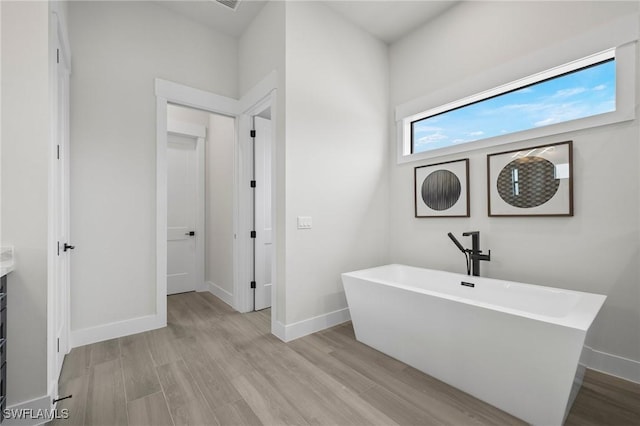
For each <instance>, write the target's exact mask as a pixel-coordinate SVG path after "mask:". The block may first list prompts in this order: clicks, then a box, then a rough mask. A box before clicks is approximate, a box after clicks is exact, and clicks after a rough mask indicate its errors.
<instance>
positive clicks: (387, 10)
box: [326, 0, 459, 44]
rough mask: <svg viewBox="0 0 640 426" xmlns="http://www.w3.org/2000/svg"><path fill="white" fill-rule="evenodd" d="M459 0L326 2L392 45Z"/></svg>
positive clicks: (338, 0)
mask: <svg viewBox="0 0 640 426" xmlns="http://www.w3.org/2000/svg"><path fill="white" fill-rule="evenodd" d="M457 3H459V1H453V0H449V1H431V0H409V1H403V0H355V1H342V0H337V1H326V4H327V5H328V6H329V7H330V8H332V9H333V10H335V11H336V12H338V13H340V14H342V15H343V16H345V17H346V18H347V19H348V20H350V21H351V22H353V23H354V24H356V25H357V26H359V27H360V28H362V29H364V30H365V31H367V32H369V33H370V34H372V35H374V36H375V37H377V38H379V39H380V40H382V41H384V42H386V43H388V44H391V43H393V42H395V41H398V40H399V39H401V38H402V37H403V36H405V35H407V34H409V33H410V32H411V31H413V30H415V29H416V28H418V27H419V26H421V25H422V24H424V23H425V22H427V21H430V20H431V19H433V18H435V17H436V16H438V15H440V14H442V13H443V12H444V11H446V10H447V9H449V8H450V7H452V6H454V5H455V4H457Z"/></svg>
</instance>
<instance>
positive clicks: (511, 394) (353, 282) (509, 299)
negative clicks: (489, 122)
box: [342, 265, 606, 426]
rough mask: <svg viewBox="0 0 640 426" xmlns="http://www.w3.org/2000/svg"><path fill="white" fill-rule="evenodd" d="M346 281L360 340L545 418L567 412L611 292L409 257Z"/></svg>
mask: <svg viewBox="0 0 640 426" xmlns="http://www.w3.org/2000/svg"><path fill="white" fill-rule="evenodd" d="M342 282H343V283H344V289H345V292H346V296H347V302H348V304H349V310H350V312H351V319H352V321H353V328H354V330H355V334H356V338H357V339H358V340H359V341H361V342H362V343H365V344H367V345H369V346H371V347H373V348H375V349H377V350H379V351H381V352H384V353H386V354H387V355H390V356H392V357H394V358H396V359H399V360H400V361H402V362H405V363H406V364H409V365H411V366H413V367H415V368H417V369H419V370H421V371H423V372H425V373H427V374H429V375H431V376H433V377H436V378H437V379H439V380H442V381H444V382H446V383H448V384H450V385H452V386H454V387H456V388H458V389H461V390H463V391H465V392H467V393H469V394H471V395H473V396H475V397H476V398H479V399H481V400H483V401H485V402H488V403H489V404H491V405H494V406H496V407H498V408H500V409H502V410H504V411H506V412H508V413H510V414H512V415H514V416H516V417H519V418H521V419H522V420H525V421H527V422H529V423H531V424H534V425H545V426H548V425H561V424H562V423H563V422H564V419H565V418H566V415H567V414H568V413H569V410H570V408H571V405H572V404H573V399H574V398H575V395H576V394H577V391H578V390H579V388H580V386H581V384H582V375H583V374H584V367H582V366H580V365H579V363H578V362H579V360H580V354H581V352H582V349H583V345H584V340H585V336H586V333H587V331H588V330H589V327H590V326H591V323H592V322H593V320H594V318H595V316H596V314H597V313H598V311H599V310H600V308H601V306H602V304H603V303H604V300H605V299H606V296H602V295H598V294H590V293H582V292H577V291H570V290H563V289H558V288H552V287H541V286H536V285H529V284H521V283H515V282H509V281H500V280H494V279H489V278H481V277H470V276H467V275H461V274H454V273H450V272H443V271H435V270H430V269H421V268H414V267H410V266H405V265H386V266H381V267H378V268H371V269H364V270H361V271H355V272H349V273H344V274H342ZM465 283H466V284H465ZM472 285H473V286H472Z"/></svg>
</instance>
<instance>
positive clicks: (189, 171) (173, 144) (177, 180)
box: [167, 133, 202, 294]
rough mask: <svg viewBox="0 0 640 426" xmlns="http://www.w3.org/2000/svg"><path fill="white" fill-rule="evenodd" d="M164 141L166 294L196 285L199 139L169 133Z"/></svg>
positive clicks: (190, 289) (184, 290)
mask: <svg viewBox="0 0 640 426" xmlns="http://www.w3.org/2000/svg"><path fill="white" fill-rule="evenodd" d="M167 141H168V149H167V168H168V169H167V200H168V205H167V256H168V258H167V294H175V293H183V292H186V291H194V290H196V289H197V288H198V284H197V283H196V277H197V275H198V274H197V272H196V263H197V262H196V248H197V247H196V239H199V238H202V236H201V235H197V234H196V232H195V231H196V223H197V219H198V218H197V205H198V198H197V197H198V156H197V144H198V139H197V138H194V137H189V136H185V135H177V134H171V133H170V134H169V135H168V136H167Z"/></svg>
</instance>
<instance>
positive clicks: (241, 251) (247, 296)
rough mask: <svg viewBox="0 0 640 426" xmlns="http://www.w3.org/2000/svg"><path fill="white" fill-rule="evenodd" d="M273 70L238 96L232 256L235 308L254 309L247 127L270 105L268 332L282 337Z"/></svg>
mask: <svg viewBox="0 0 640 426" xmlns="http://www.w3.org/2000/svg"><path fill="white" fill-rule="evenodd" d="M276 82H277V80H276V73H275V72H272V73H271V74H270V75H268V76H267V77H266V78H265V79H264V80H262V81H261V82H260V83H258V85H256V86H255V87H254V88H253V89H251V90H250V91H249V92H248V93H247V94H246V95H245V96H243V97H242V99H241V100H240V104H241V111H242V113H241V114H240V116H239V120H238V122H239V123H238V129H239V134H240V144H239V150H238V151H237V154H238V157H239V158H238V161H237V162H238V164H241V165H243V166H244V167H242V168H240V169H239V171H238V181H239V182H241V183H242V184H241V185H240V187H239V188H237V191H236V192H237V194H238V197H237V199H238V223H240V224H243V227H242V228H241V231H240V232H239V234H238V237H239V240H237V241H238V244H237V246H238V250H237V255H236V256H235V259H234V260H235V261H236V262H238V267H237V268H236V273H235V278H236V283H240V285H235V286H234V295H233V296H234V301H237V302H235V303H234V305H235V306H234V308H235V309H236V310H238V311H240V312H249V311H251V310H253V290H252V289H251V287H250V286H249V285H244V284H245V283H247V284H249V283H250V282H251V278H252V277H251V275H252V273H251V272H252V270H253V243H252V240H251V238H250V231H251V230H252V229H251V228H252V227H253V192H252V191H253V189H252V188H251V186H250V182H251V180H252V179H253V149H252V143H253V141H252V139H251V136H250V131H251V130H253V117H254V116H256V115H258V114H260V113H261V112H263V111H264V110H266V109H268V108H271V122H272V126H271V131H272V135H271V185H272V188H271V208H272V216H271V217H272V220H273V228H272V230H273V239H272V241H273V243H272V246H273V248H272V250H273V256H272V257H271V260H272V263H271V278H272V279H271V283H272V284H271V333H273V334H275V335H276V336H278V337H280V338H282V337H281V335H282V334H281V333H278V330H279V329H278V328H277V327H276V326H277V323H276V318H277V315H276V312H277V309H278V306H277V300H276V299H277V297H276V294H277V291H278V286H277V282H276V277H277V274H276V265H277V262H276V257H277V255H276V253H277V246H278V243H279V241H278V238H277V235H278V234H277V229H276V226H277V222H278V220H277V216H276V214H277V211H276V193H277V190H278V185H277V182H276V169H277V164H276V145H277V144H276V113H277V111H276V103H275V100H276V90H277V89H276V87H277V86H276Z"/></svg>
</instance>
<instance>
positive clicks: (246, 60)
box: [238, 1, 288, 323]
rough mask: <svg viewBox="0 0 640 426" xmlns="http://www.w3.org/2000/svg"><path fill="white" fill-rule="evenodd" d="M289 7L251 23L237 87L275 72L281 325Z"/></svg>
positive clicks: (273, 6)
mask: <svg viewBox="0 0 640 426" xmlns="http://www.w3.org/2000/svg"><path fill="white" fill-rule="evenodd" d="M287 7H288V4H287V3H286V2H283V1H270V2H268V3H267V4H266V5H265V6H264V7H263V8H262V10H261V11H260V13H259V14H258V16H256V17H255V19H254V20H253V21H252V22H251V24H250V25H249V27H248V28H247V29H246V30H245V32H244V33H243V34H242V36H241V37H240V39H239V41H238V87H239V95H240V96H243V95H246V94H247V92H248V91H249V90H250V89H251V88H253V87H254V86H255V85H256V84H258V83H259V82H260V81H261V80H263V79H264V78H265V77H267V76H268V75H269V74H270V73H271V72H273V71H275V72H276V79H277V86H278V87H277V94H276V100H275V105H274V110H275V113H276V114H275V115H276V117H275V120H274V124H275V128H276V139H275V141H274V143H275V147H276V155H275V158H274V167H275V169H276V179H275V182H274V183H275V185H274V186H275V191H276V203H275V210H276V216H275V224H276V234H275V239H276V243H277V244H276V253H275V256H276V282H277V284H276V298H275V300H276V303H277V307H276V310H275V312H274V314H275V316H276V318H277V320H278V321H280V322H281V323H284V322H285V309H286V305H285V298H286V292H285V288H284V283H285V243H286V241H285V191H286V188H285V178H286V176H285V167H284V164H285V156H286V155H285V154H286V146H285V140H286V135H285V121H286V117H285V108H286V104H285V102H286V99H285V93H286V84H285V76H286V70H285V54H284V52H285V11H286V8H287Z"/></svg>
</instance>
